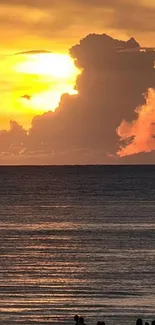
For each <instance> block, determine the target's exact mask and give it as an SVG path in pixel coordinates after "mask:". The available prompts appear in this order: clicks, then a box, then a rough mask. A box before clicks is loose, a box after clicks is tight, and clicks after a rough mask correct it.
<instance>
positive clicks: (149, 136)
mask: <svg viewBox="0 0 155 325" xmlns="http://www.w3.org/2000/svg"><path fill="white" fill-rule="evenodd" d="M135 112H136V114H137V119H136V120H134V121H132V122H127V121H125V120H124V121H122V122H121V124H120V126H119V127H118V129H117V133H118V135H119V136H120V138H121V140H122V141H123V142H125V144H124V146H122V147H121V148H120V150H119V151H118V155H119V156H120V157H123V156H128V155H133V154H137V153H140V152H150V151H152V150H155V90H154V89H149V90H148V93H147V94H146V102H145V104H144V105H142V106H140V107H138V108H137V109H136V110H135Z"/></svg>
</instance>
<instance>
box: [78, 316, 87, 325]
mask: <svg viewBox="0 0 155 325" xmlns="http://www.w3.org/2000/svg"><path fill="white" fill-rule="evenodd" d="M78 325H86V324H85V322H84V318H83V317H82V316H80V317H79V321H78Z"/></svg>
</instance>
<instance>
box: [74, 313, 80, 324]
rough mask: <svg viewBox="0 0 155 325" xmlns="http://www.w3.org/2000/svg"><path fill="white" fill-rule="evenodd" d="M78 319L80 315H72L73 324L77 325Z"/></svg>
mask: <svg viewBox="0 0 155 325" xmlns="http://www.w3.org/2000/svg"><path fill="white" fill-rule="evenodd" d="M79 319H80V317H79V316H78V315H75V316H74V320H75V325H77V324H78V323H79Z"/></svg>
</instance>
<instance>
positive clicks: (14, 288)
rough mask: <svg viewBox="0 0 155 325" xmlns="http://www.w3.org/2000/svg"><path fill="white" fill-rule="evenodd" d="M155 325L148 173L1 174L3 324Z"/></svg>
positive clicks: (106, 169) (134, 169) (64, 170)
mask: <svg viewBox="0 0 155 325" xmlns="http://www.w3.org/2000/svg"><path fill="white" fill-rule="evenodd" d="M75 313H79V314H82V315H83V316H84V317H85V322H86V323H87V324H96V322H97V320H101V319H104V320H105V321H106V324H107V325H110V324H111V325H113V324H122V325H123V324H131V325H132V324H135V319H136V318H137V317H138V316H142V317H143V318H144V319H147V320H149V319H153V318H155V167H153V166H122V167H121V166H96V167H95V166H83V167H78V166H75V167H74V166H73V167H67V166H66V167H0V324H3V325H6V324H7V325H9V324H12V325H14V324H23V325H30V324H51V323H52V324H74V321H73V315H74V314H75Z"/></svg>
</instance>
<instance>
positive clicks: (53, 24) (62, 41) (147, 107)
mask: <svg viewBox="0 0 155 325" xmlns="http://www.w3.org/2000/svg"><path fill="white" fill-rule="evenodd" d="M154 16H155V2H154V1H153V0H148V1H146V0H138V1H133V0H117V1H115V0H63V1H60V0H44V1H43V0H0V37H1V42H0V71H1V74H0V164H1V165H3V164H128V163H129V164H130V163H131V164H135V163H138V164H139V163H142V164H144V163H146V164H149V163H154V158H155V153H154V150H155V136H154V132H155V90H154V89H155V69H154V60H155V52H154V50H153V49H152V50H150V49H148V48H154V47H155V40H154V36H155V33H154V30H155V20H154ZM144 47H145V48H147V49H145V50H144V49H143V48H144Z"/></svg>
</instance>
